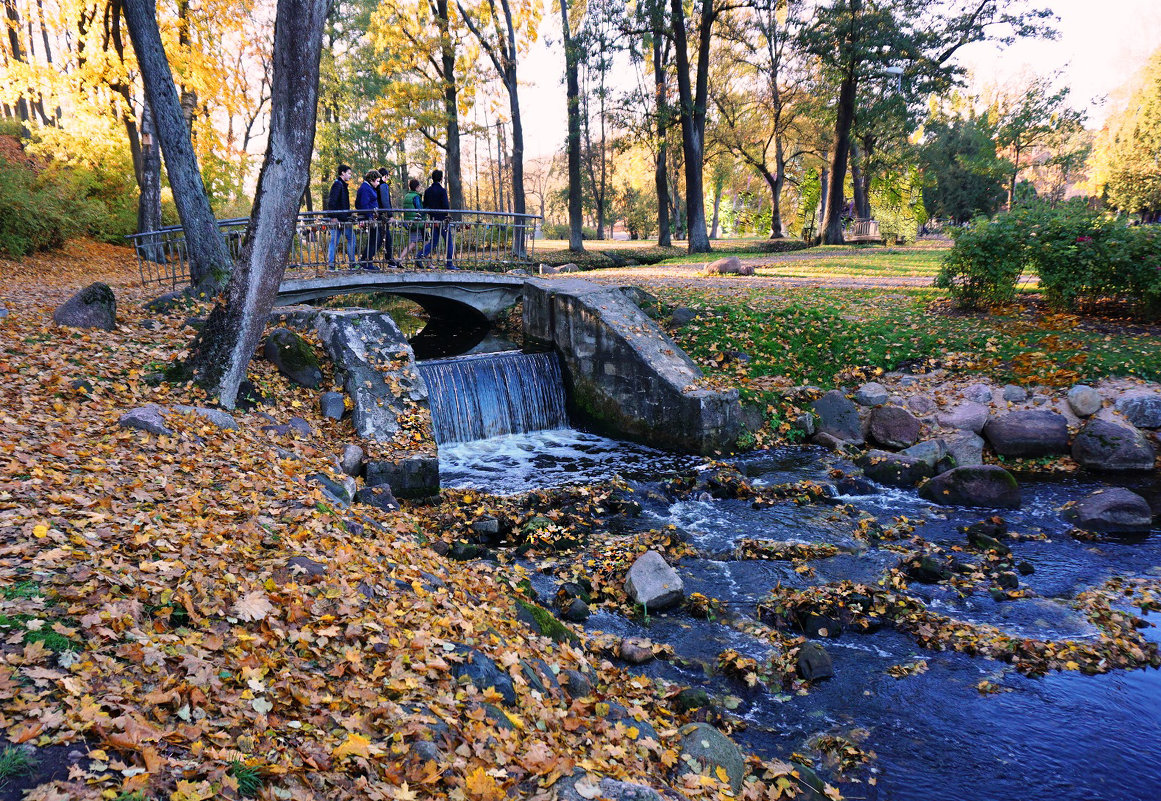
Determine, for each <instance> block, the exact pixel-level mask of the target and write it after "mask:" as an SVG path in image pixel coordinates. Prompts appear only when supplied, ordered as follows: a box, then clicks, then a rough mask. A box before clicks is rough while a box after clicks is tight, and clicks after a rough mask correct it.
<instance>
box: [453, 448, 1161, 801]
mask: <svg viewBox="0 0 1161 801" xmlns="http://www.w3.org/2000/svg"><path fill="white" fill-rule="evenodd" d="M699 461H700V460H696V459H691V458H689V457H675V456H672V455H669V454H660V453H658V452H656V451H651V450H650V449H647V448H642V447H641V446H636V445H631V444H627V443H618V442H615V441H611V440H607V439H603V438H600V437H595V436H593V435H591V434H584V433H581V432H576V431H571V430H563V431H551V432H541V433H539V434H530V435H524V436H520V437H504V438H499V439H495V440H485V441H481V442H469V443H462V444H459V445H456V446H453V447H451V448H446V447H445V448H442V449H441V470H442V471H443V472H444V475H445V478H446V480H447V482H448V483H449V484H451V485H454V486H463V487H467V486H474V487H478V488H480V489H484V490H488V491H491V492H498V493H516V492H521V491H524V490H527V489H531V488H538V487H546V486H560V485H562V484H564V483H573V484H575V483H586V482H597V481H602V480H605V479H607V478H608V477H609V476H610V475H612V474H614V473H620V474H621V475H623V476H626V477H628V478H632V479H634V480H635V481H638V482H647V481H649V479H650V478H652V479H654V480H656V479H660V478H662V477H663V474H664V473H666V472H667V471H670V470H674V469H684V470H689V469H692V468H695V467H696V466H697V463H698V462H699ZM834 466H836V463H835V462H834V461H833V458H832V457H831V456H830V455H828V454H823V453H822V452H820V451H816V450H814V449H808V448H802V449H786V450H784V451H780V452H777V453H775V454H772V455H764V456H762V457H760V458H759V459H754V460H751V461H750V462H749V463H743V464H741V465H740V467H742V468H743V469H745V470H746V471H747V472H748V473H750V475H751V476H752V480H753V481H754V482H755V483H756V484H758V485H762V484H774V483H783V482H786V481H798V480H802V479H808V478H809V479H815V480H825V479H826V475H827V471H828V470H829V469H831V468H832V467H834ZM838 466H849V465H843V464H842V463H838ZM1022 484H1023V487H1024V492H1025V499H1026V500H1025V503H1024V506H1023V507H1022V508H1021V509H1020V510H1016V511H1008V512H1005V513H1004V517H1005V519H1006V520H1007V521H1008V523H1009V526H1010V528H1011V530H1013V531H1017V532H1020V533H1021V534H1035V535H1043V536H1045V537H1046V538H1045V539H1030V540H1019V541H1015V542H1013V543H1012V548H1013V552H1014V554H1015V556H1016V558H1018V559H1025V560H1028V561H1029V562H1031V563H1032V564H1033V565H1034V567H1035V569H1036V572H1035V573H1033V574H1032V575H1030V576H1027V577H1022V578H1021V585H1022V587H1023V588H1025V589H1026V590H1027V591H1028V592H1029V595H1030V596H1032V597H1028V598H1025V599H1021V600H1016V601H1007V602H1003V603H997V602H995V601H993V600H992V598H991V597H990V596H989V595H987V594H985V593H979V592H977V593H975V594H972V595H969V596H966V597H960V596H959V595H958V593H955V592H954V591H952V590H950V589H949V588H947V587H944V586H941V585H922V584H917V583H913V584H912V586H911V590H910V592H912V593H913V594H914V595H915V596H916V597H919V598H921V599H922V600H924V601H925V602H926V603H927V604H928V605H929V607H930V608H932V609H933V610H935V611H938V612H940V613H942V614H945V615H948V616H951V617H953V618H957V619H962V620H965V621H970V622H976V623H987V624H990V625H994V626H997V627H999V628H1000V629H1001V630H1003V631H1004V632H1006V633H1008V634H1011V635H1013V636H1019V637H1035V638H1039V639H1085V638H1092V637H1095V636H1096V631H1095V629H1094V628H1093V626H1092V624H1091V623H1090V622H1089V621H1088V620H1087V619H1086V618H1085V617H1084V616H1083V615H1081V614H1080V613H1079V612H1077V611H1076V610H1074V609H1072V607H1071V604H1070V602H1071V600H1072V599H1073V598H1074V597H1075V596H1076V594H1077V593H1079V592H1081V591H1083V590H1084V589H1086V588H1089V587H1093V586H1097V585H1099V584H1101V583H1102V582H1103V581H1104V580H1105V579H1107V578H1110V577H1113V576H1127V577H1154V578H1156V577H1158V576H1159V575H1161V531H1154V532H1151V533H1150V534H1149V535H1145V536H1139V537H1134V538H1127V539H1106V540H1102V541H1099V542H1088V541H1081V540H1076V539H1074V538H1072V537H1071V536H1069V535H1068V534H1067V529H1068V526H1067V525H1066V524H1065V523H1064V522H1063V521H1062V520H1061V519H1060V516H1059V511H1058V510H1059V508H1060V506H1061V505H1063V504H1064V503H1065V502H1066V501H1068V500H1070V499H1073V498H1076V497H1078V496H1079V495H1081V494H1083V493H1086V492H1089V491H1091V490H1092V489H1095V488H1096V487H1097V486H1099V483H1098V482H1095V481H1081V480H1070V481H1066V482H1060V481H1035V480H1028V479H1025V480H1024V481H1022ZM658 488H659V487H658ZM1135 489H1138V490H1140V489H1141V488H1140V487H1137V488H1135ZM638 496H639V497H640V499H641V501H642V503H643V506H644V511H643V514H642V516H641V517H640V518H639V519H638V520H637V522H636V523H635V525H638V526H640V528H641V529H642V530H646V529H649V528H657V527H660V526H663V525H668V524H673V525H675V526H676V527H677V528H678V529H679V530H682V531H684V532H686V533H687V535H688V536H689V538H690V541H691V543H692V544H694V545H696V546H697V547H698V549H699V550H700V551H701V552H703V553H707V554H723V553H726V552H728V551H729V550H730V549H731V547H732V546H733V545H734V544H735V543H736V541H737V540H738V539H739V538H742V537H755V538H761V539H771V540H789V541H800V542H812V543H830V544H834V545H837V546H839V548H840V551H841V552H840V554H839V555H838V556H835V557H832V558H829V559H819V560H815V561H813V562H811V563H810V564H811V566H812V567H813V569H814V575H813V576H809V577H808V576H803V575H801V574H799V573H797V572H795V571H794V570H793V568H792V566H791V565H790V563H787V562H775V561H759V560H729V559H713V558H691V559H685V560H683V561H682V562H681V563H680V564H679V565H678V570H679V572H680V573H681V574H682V578H683V580H684V582H685V585H686V591H687V593H691V592H702V593H704V594H706V595H708V596H710V597H714V598H718V599H721V600H722V601H723V602H724V603H725V604H726V605H727V606H728V607H729V608H730V609H731V610H733V611H734V612H735V613H737V614H740V615H746V614H747V613H748V612H750V611H752V610H753V608H754V606H755V604H756V603H757V602H758V601H759V600H761V599H762V598H763V597H764V596H765V595H766V593H767V592H769V590H770V589H771V588H772V587H774V586H775V585H777V584H779V583H781V585H782V586H789V587H796V586H798V587H805V586H808V585H811V584H820V583H827V582H836V581H841V580H844V579H850V580H854V581H857V582H867V583H874V582H875V581H877V580H878V578H879V577H881V576H882V575H883V572H884V571H885V570H886V569H888V568H890V567H892V566H894V565H895V564H897V562H898V556H897V554H895V553H893V552H891V551H889V550H886V549H883V548H878V547H874V546H868V545H867V543H865V542H862V541H857V540H855V539H854V538H853V537H852V536H851V535H850V533H849V531H848V529H849V526H846V527H844V525H842V524H841V523H840V522H836V521H834V520H832V519H831V518H832V514H831V508H830V507H829V506H827V505H824V504H819V505H807V506H799V505H796V504H793V503H786V504H779V505H775V506H773V507H770V508H765V509H759V510H755V509H753V508H751V505H750V504H749V503H747V502H743V501H732V500H717V499H704V500H679V501H673V502H666V501H662V500H659V498H661V497H662V494H661V493H638ZM836 500H839V501H843V502H847V503H851V504H854V505H856V506H857V507H859V508H861V509H863V510H865V511H866V512H869V513H871V514H873V515H875V517H876V518H877V519H878V520H879V521H880V522H881V523H883V524H884V525H887V524H890V523H891V522H892V521H893V520H894V518H896V517H897V516H900V515H905V516H907V517H908V518H910V519H912V520H916V521H921V522H922V524H921V525H920V526H919V528H918V529H917V531H918V533H920V534H921V535H922V536H923V537H924V538H925V539H927V540H929V541H932V542H936V543H939V544H941V545H944V546H952V545H957V544H958V545H963V544H964V540H963V535H962V534H961V533H960V532H959V531H958V530H957V527H958V526H961V525H965V524H967V523H970V522H974V521H976V520H979V519H981V517H983V516H986V515H987V514H989V513H990V512H988V511H986V510H980V509H975V510H957V511H953V512H948V511H947V510H944V509H940V508H936V507H932V506H931V505H930V504H928V503H926V502H924V501H922V500H920V499H919V498H918V496H917V495H916V494H915V493H914V492H910V491H900V490H891V489H886V488H883V489H881V490H880V491H879V492H877V493H875V494H872V495H865V496H852V497H843V498H838V499H836ZM533 583H534V586H535V587H536V588H537V590H538V591H539V592H540V593H541V594H542V596H544V597H551V596H552V595H553V594H554V593H555V590H556V586H555V581H554V580H553V579H552V578H551V577H550V576H545V575H541V574H536V573H534V574H533ZM1153 618H1154V619H1155V622H1158V623H1161V615H1154V616H1153ZM585 625H586V628H588V629H590V630H593V631H597V630H600V631H605V632H609V633H614V634H617V635H620V636H644V637H649V638H651V639H652V640H654V641H655V642H665V643H669V644H670V645H672V646H673V647H674V649H675V651H676V653H677V656H678V659H675V660H669V661H656V662H653V663H651V664H650V665H648V666H646V667H644V668H635V670H642V671H643V672H645V673H646V674H648V675H651V676H654V677H657V678H665V679H668V680H670V681H673V682H677V683H680V684H683V685H693V686H703V687H706V689H707V690H709V691H710V692H711V694H714V693H717V694H719V695H732V696H735V697H737V698H740V699H741V703H740V705H739V707H738V708H737V709H736V710H735V713H736V714H738V715H740V716H741V717H742V718H743V719H744V720H745V722H746V723H747V726H746V727H745V728H744V729H741V730H739V731H737V732H736V733H735V735H734V737H735V739H736V740H737V741H738V742H739V743H740V744H741V745H743V747H745V748H748V749H750V750H752V751H753V752H755V753H758V754H761V755H763V756H765V757H769V758H778V759H783V760H785V759H786V758H787V757H788V756H789V755H790V754H791V753H794V752H798V753H810V748H811V742H812V740H814V738H817V737H819V736H821V735H838V736H843V737H847V738H849V739H851V740H852V741H857V742H860V745H861V747H862V748H864V749H866V750H869V751H872V752H874V754H875V759H874V760H872V762H871V763H870V765H871V767H870V768H869V770H868V771H864V773H863V774H862V779H863V780H864V781H863V783H858V784H855V783H850V782H847V783H841V784H840V787H841V789H842V791H843V792H844V794H845V795H847V796H848V797H851V798H869V799H899V800H900V801H909V800H910V799H914V800H915V801H940V800H942V799H947V801H962V800H963V799H981V800H983V799H996V801H1000V800H1001V799H1024V800H1025V801H1033V800H1039V799H1043V801H1061V799H1077V800H1078V801H1079V800H1080V799H1109V801H1113V799H1118V800H1120V799H1124V800H1125V801H1156V799H1159V798H1161V673H1159V672H1158V671H1156V670H1138V671H1114V672H1112V673H1109V674H1105V675H1101V676H1085V675H1082V674H1079V673H1075V672H1066V673H1052V674H1049V675H1047V676H1045V677H1043V678H1035V679H1033V678H1027V677H1024V676H1022V675H1020V674H1019V673H1017V672H1016V671H1015V670H1014V669H1013V668H1012V667H1011V666H1010V665H1007V664H1005V663H1001V662H997V661H994V660H991V659H986V658H979V657H971V656H965V655H963V654H958V653H948V652H936V651H928V650H925V649H923V648H921V647H919V646H918V645H916V643H915V642H914V640H913V639H912V638H911V637H909V636H907V635H905V634H902V633H899V632H897V631H894V630H892V629H890V628H884V629H882V630H880V631H878V632H876V633H873V634H844V635H843V636H842V637H840V638H838V639H830V640H827V641H826V648H827V650H828V651H829V652H830V654H831V657H832V659H833V661H834V667H835V676H834V678H832V679H830V680H828V681H825V682H818V683H816V684H815V685H814V686H812V687H811V688H810V691H809V693H808V694H806V695H802V696H799V695H785V694H782V693H781V692H779V691H777V690H767V689H764V688H759V689H751V688H747V687H746V686H745V685H744V684H741V683H739V682H736V681H732V680H730V679H727V678H724V677H722V676H720V675H718V676H714V675H710V673H712V672H713V671H712V670H710V671H707V670H705V669H703V668H702V667H700V666H703V665H704V666H712V665H713V664H714V663H715V662H716V659H717V656H718V654H719V653H721V652H722V651H724V650H727V649H733V650H735V651H737V652H739V653H740V654H742V655H744V656H750V657H753V658H754V659H757V660H758V661H759V662H761V661H762V660H764V659H765V658H766V657H768V656H769V653H770V649H771V646H770V645H769V644H768V643H766V642H764V641H762V640H759V639H756V638H753V637H751V636H749V635H747V634H744V633H741V632H739V631H738V630H737V629H736V628H733V627H730V626H727V625H723V624H721V623H715V622H710V621H705V620H699V619H696V618H693V617H690V616H689V615H687V614H685V613H683V612H674V613H670V614H662V615H655V616H651V617H650V619H649V620H648V621H647V622H644V621H639V620H630V619H627V618H624V617H621V616H618V615H614V614H610V613H607V612H598V613H597V614H594V615H593V616H592V617H591V618H590V619H589V621H588V622H587V623H586V624H585ZM1146 631H1147V632H1151V633H1150V634H1149V636H1150V637H1151V638H1153V639H1158V640H1161V637H1159V636H1158V632H1159V631H1161V629H1158V628H1150V629H1147V630H1146ZM917 659H923V660H926V661H927V670H926V672H923V673H919V674H915V675H910V676H907V677H905V678H903V679H895V678H893V677H891V676H890V675H888V673H887V672H886V670H887V668H889V667H891V666H894V665H900V664H905V663H909V662H913V661H915V660H917ZM985 679H986V680H989V681H991V682H993V683H994V684H996V685H998V686H999V687H1000V688H1001V689H1002V692H1000V693H998V694H989V695H983V694H981V693H980V692H979V691H978V690H977V684H979V682H980V681H982V680H985ZM872 778H873V779H874V780H875V782H876V783H875V784H874V785H871V784H869V783H867V781H866V780H867V779H872Z"/></svg>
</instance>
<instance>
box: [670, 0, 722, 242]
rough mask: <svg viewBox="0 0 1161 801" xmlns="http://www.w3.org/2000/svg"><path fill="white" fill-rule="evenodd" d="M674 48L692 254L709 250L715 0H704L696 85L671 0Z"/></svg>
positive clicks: (677, 8)
mask: <svg viewBox="0 0 1161 801" xmlns="http://www.w3.org/2000/svg"><path fill="white" fill-rule="evenodd" d="M670 6H671V10H672V18H671V20H670V22H671V23H672V28H673V50H674V55H675V56H676V58H677V93H678V98H679V102H680V104H681V147H682V150H683V151H684V153H685V218H686V219H685V223H686V228H687V234H686V237H687V243H688V248H687V249H688V251H689V252H690V253H709V252H710V242H709V235H708V234H707V232H706V226H705V187H704V185H703V183H702V175H703V169H704V167H705V112H706V99H707V98H708V96H709V50H710V30H711V29H712V27H713V20H714V14H715V12H714V10H713V0H702V3H701V6H702V11H701V18H700V20H699V21H698V63H697V86H696V88H695V87H693V86H691V84H690V64H689V46H688V44H687V40H686V35H685V12H684V9H683V8H682V1H681V0H671V2H670Z"/></svg>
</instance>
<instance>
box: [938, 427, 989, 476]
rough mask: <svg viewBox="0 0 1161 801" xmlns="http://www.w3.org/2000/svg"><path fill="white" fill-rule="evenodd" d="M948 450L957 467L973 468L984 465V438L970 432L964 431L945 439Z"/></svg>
mask: <svg viewBox="0 0 1161 801" xmlns="http://www.w3.org/2000/svg"><path fill="white" fill-rule="evenodd" d="M944 442H946V443H947V449H948V451H949V452H950V453H951V455H952V457H953V458H954V459H955V463H956V466H957V467H971V466H972V465H977V464H983V463H984V438H983V437H981V436H980V435H978V434H973V433H972V432H970V431H962V432H960V433H958V434H953V435H951V436H949V437H945V438H944Z"/></svg>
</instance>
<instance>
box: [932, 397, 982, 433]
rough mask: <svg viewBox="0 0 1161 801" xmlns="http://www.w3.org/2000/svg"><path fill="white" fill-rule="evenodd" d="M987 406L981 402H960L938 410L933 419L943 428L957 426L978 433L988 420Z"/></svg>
mask: <svg viewBox="0 0 1161 801" xmlns="http://www.w3.org/2000/svg"><path fill="white" fill-rule="evenodd" d="M988 413H989V412H988V407H987V406H984V405H983V404H982V403H972V402H970V401H969V402H968V403H961V404H959V405H958V406H956V407H954V408H952V409H949V410H947V411H946V412H940V413H939V414H938V415H936V417H935V419H936V420H937V421H938V422H939V424H940V425H941V426H944V427H945V428H958V429H960V430H963V431H971V432H972V433H975V434H978V433H980V431H982V430H983V427H984V424H985V423H987V422H988Z"/></svg>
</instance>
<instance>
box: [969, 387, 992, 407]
mask: <svg viewBox="0 0 1161 801" xmlns="http://www.w3.org/2000/svg"><path fill="white" fill-rule="evenodd" d="M963 396H964V397H965V398H967V399H968V400H969V401H972V402H973V403H991V402H992V388H991V387H989V386H988V385H987V384H972V385H971V386H970V387H968V388H967V389H965V390H964V391H963Z"/></svg>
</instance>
